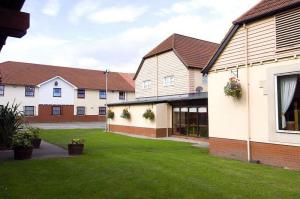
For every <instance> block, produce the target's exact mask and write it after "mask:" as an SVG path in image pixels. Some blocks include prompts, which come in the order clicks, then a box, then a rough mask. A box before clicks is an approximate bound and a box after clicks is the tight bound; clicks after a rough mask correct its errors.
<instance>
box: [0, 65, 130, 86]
mask: <svg viewBox="0 0 300 199" xmlns="http://www.w3.org/2000/svg"><path fill="white" fill-rule="evenodd" d="M0 74H1V83H2V84H10V85H38V84H40V83H42V82H45V81H47V80H49V79H51V78H53V77H56V76H60V77H62V78H64V79H65V80H67V81H68V82H70V83H72V84H73V85H75V86H76V87H78V88H84V89H95V90H99V89H105V74H104V72H103V71H98V70H87V69H79V68H68V67H59V66H49V65H40V64H31V63H21V62H11V61H9V62H4V63H0ZM108 89H109V90H115V91H130V92H134V81H133V74H131V73H117V72H110V73H109V78H108Z"/></svg>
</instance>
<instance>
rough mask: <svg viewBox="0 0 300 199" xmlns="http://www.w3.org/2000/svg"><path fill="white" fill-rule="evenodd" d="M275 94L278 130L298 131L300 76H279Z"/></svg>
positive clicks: (299, 123) (299, 129) (299, 124)
mask: <svg viewBox="0 0 300 199" xmlns="http://www.w3.org/2000/svg"><path fill="white" fill-rule="evenodd" d="M277 93H278V95H277V99H278V107H277V110H278V116H277V117H278V129H279V130H286V131H300V128H299V126H300V122H299V117H300V114H299V113H300V111H299V105H300V75H285V76H279V77H278V79H277Z"/></svg>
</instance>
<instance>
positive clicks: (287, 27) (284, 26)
mask: <svg viewBox="0 0 300 199" xmlns="http://www.w3.org/2000/svg"><path fill="white" fill-rule="evenodd" d="M275 19H276V48H277V50H281V49H289V48H295V47H300V31H299V30H300V9H299V8H297V9H295V10H291V11H288V12H284V13H282V14H279V15H276V17H275Z"/></svg>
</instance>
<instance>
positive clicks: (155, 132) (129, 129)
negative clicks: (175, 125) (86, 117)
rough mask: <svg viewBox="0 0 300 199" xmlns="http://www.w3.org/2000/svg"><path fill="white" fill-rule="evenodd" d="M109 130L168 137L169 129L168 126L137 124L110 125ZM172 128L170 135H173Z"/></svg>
mask: <svg viewBox="0 0 300 199" xmlns="http://www.w3.org/2000/svg"><path fill="white" fill-rule="evenodd" d="M109 130H110V131H112V132H122V133H129V134H134V135H142V136H147V137H166V136H167V129H166V128H160V129H155V128H143V127H135V126H122V125H112V124H110V125H109ZM171 133H172V129H169V135H171Z"/></svg>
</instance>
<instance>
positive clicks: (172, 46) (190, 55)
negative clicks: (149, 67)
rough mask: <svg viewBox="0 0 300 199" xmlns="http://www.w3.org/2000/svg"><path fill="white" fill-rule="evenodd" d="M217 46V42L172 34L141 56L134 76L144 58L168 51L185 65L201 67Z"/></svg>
mask: <svg viewBox="0 0 300 199" xmlns="http://www.w3.org/2000/svg"><path fill="white" fill-rule="evenodd" d="M218 47H219V44H217V43H213V42H209V41H204V40H200V39H196V38H192V37H188V36H184V35H179V34H173V35H171V36H170V37H168V38H167V39H165V40H164V41H163V42H161V43H160V44H159V45H158V46H156V47H155V48H154V49H153V50H151V51H150V52H149V53H147V54H146V55H145V56H144V57H143V60H142V62H141V64H140V66H139V68H138V70H137V72H136V74H135V76H134V78H136V77H137V75H138V73H139V71H140V69H141V67H142V64H143V62H144V60H145V59H147V58H150V57H153V56H155V55H159V54H162V53H165V52H168V51H174V52H175V54H176V55H177V56H178V57H179V59H180V60H181V61H182V62H183V64H185V66H186V67H189V68H199V69H202V68H204V67H205V66H206V64H207V62H208V61H209V60H210V58H211V57H212V56H213V54H214V53H215V51H216V50H217V49H218Z"/></svg>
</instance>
